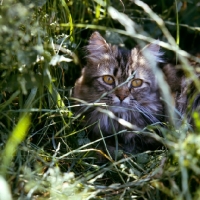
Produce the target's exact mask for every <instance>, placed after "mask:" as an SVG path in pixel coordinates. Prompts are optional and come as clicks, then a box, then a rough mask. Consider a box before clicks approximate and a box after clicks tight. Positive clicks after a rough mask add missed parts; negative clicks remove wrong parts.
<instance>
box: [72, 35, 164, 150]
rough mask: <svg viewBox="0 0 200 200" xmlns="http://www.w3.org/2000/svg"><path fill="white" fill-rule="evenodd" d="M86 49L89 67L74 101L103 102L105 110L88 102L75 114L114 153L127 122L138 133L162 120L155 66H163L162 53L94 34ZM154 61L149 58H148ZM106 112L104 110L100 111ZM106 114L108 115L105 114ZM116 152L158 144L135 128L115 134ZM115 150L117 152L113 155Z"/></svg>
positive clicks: (152, 46)
mask: <svg viewBox="0 0 200 200" xmlns="http://www.w3.org/2000/svg"><path fill="white" fill-rule="evenodd" d="M86 49H87V53H88V54H87V57H86V59H87V64H86V66H85V67H84V69H83V70H82V75H81V77H80V78H79V79H78V80H77V81H76V83H75V86H74V89H73V97H74V98H76V99H80V100H81V101H80V102H86V103H105V104H106V107H101V109H99V107H98V106H92V104H88V105H87V104H85V106H83V107H79V108H78V110H77V113H80V114H83V115H85V120H86V124H87V125H91V126H90V128H89V132H90V133H89V136H90V138H91V140H96V139H99V138H101V134H103V136H105V137H106V136H112V135H113V137H107V139H106V143H107V145H108V149H109V150H110V151H111V153H113V152H114V150H115V148H116V145H117V142H116V136H114V135H115V134H117V133H119V132H120V131H123V130H127V127H126V126H124V124H125V123H123V122H124V121H127V122H129V123H130V124H132V125H133V127H135V130H141V129H143V128H145V127H146V126H147V125H150V124H155V123H160V122H162V121H163V116H164V115H165V112H164V110H165V109H164V105H163V102H162V101H161V100H160V91H159V87H158V84H157V80H156V76H155V74H154V73H153V71H152V69H151V62H154V63H158V62H162V58H161V56H162V53H160V51H159V50H160V47H159V46H158V45H157V44H154V43H152V44H149V45H147V46H146V47H145V48H144V49H142V50H139V49H137V48H134V49H132V50H127V49H121V48H119V47H118V46H114V45H110V44H108V43H107V42H106V41H105V39H104V38H103V37H102V36H101V35H100V34H99V33H98V32H94V33H93V34H92V35H91V37H90V39H89V44H88V46H86ZM147 54H148V55H150V57H151V59H150V60H149V59H146V57H145V55H147ZM103 108H104V109H105V110H102V109H103ZM106 111H108V112H106ZM117 138H118V145H119V146H118V148H119V149H122V150H124V151H125V152H129V153H139V152H143V151H146V150H155V149H158V148H160V147H161V144H160V142H158V141H157V140H155V139H154V138H152V137H150V136H149V135H146V134H143V133H142V134H141V133H136V132H135V131H134V130H133V131H130V130H127V131H124V132H122V133H120V134H117ZM112 151H113V152H112Z"/></svg>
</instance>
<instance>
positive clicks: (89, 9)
mask: <svg viewBox="0 0 200 200" xmlns="http://www.w3.org/2000/svg"><path fill="white" fill-rule="evenodd" d="M1 4H2V5H0V6H1V8H0V27H1V29H0V55H1V56H0V75H1V80H0V87H1V92H0V113H1V115H0V137H1V142H0V155H1V156H0V160H1V162H0V188H5V189H3V190H2V191H1V192H0V199H1V200H10V199H70V200H71V199H148V200H154V199H158V200H159V199H180V200H182V199H187V200H190V199H199V195H200V188H199V182H200V179H199V174H200V163H199V155H200V150H199V149H200V146H199V144H200V136H199V130H200V123H199V113H194V115H193V119H194V121H195V128H194V129H192V128H191V127H190V126H189V125H188V123H187V122H186V119H184V118H183V121H182V122H181V123H180V124H178V125H177V123H176V116H174V113H173V112H172V108H171V104H168V111H169V113H171V115H170V117H171V123H166V126H165V128H164V127H163V128H162V129H161V132H162V134H163V135H164V138H163V139H162V141H163V143H164V144H165V145H166V147H167V149H163V150H159V151H155V152H144V153H142V154H138V155H131V156H126V157H124V158H123V159H120V160H118V161H113V160H112V158H110V157H109V155H106V156H107V158H108V160H109V161H108V162H107V163H105V164H101V165H100V164H99V165H98V164H97V163H96V158H95V153H96V152H99V153H101V154H102V155H104V154H103V153H102V152H101V151H99V150H98V149H95V148H94V147H91V145H90V142H91V141H89V140H88V138H87V130H86V129H87V127H83V126H81V121H83V120H84V119H81V118H78V119H77V118H75V116H74V115H73V106H72V105H71V100H70V90H71V87H72V86H73V84H74V82H75V80H76V78H78V76H79V75H80V71H81V67H83V66H84V60H82V57H83V51H82V50H81V49H82V47H83V46H84V45H85V44H87V39H88V38H89V35H90V34H91V33H92V32H93V31H94V30H98V31H101V32H102V33H105V35H106V36H107V38H108V40H110V41H114V42H116V43H117V44H119V45H122V46H127V47H129V48H131V47H133V46H135V45H136V44H139V45H144V44H145V43H149V42H152V41H154V38H159V39H160V42H159V44H160V46H161V47H162V48H163V50H164V51H165V52H166V57H175V58H176V57H177V59H178V62H179V63H181V66H182V67H183V69H184V71H185V72H186V74H187V77H188V80H193V81H194V83H195V85H196V90H197V91H199V90H200V88H199V80H198V79H197V78H196V76H194V74H195V70H194V68H193V67H191V66H190V64H189V63H188V59H189V58H192V59H193V60H195V62H196V63H199V58H198V56H195V55H196V54H197V53H199V47H198V46H197V45H196V44H198V42H199V30H200V19H199V15H198V13H199V6H198V5H199V4H198V1H194V2H192V3H191V2H189V1H188V2H186V1H184V2H183V5H182V6H181V2H178V1H167V2H166V1H160V2H153V1H151V2H149V3H148V4H145V3H144V2H142V1H139V0H133V1H128V0H124V1H118V0H114V1H104V0H102V1H93V0H85V1H80V0H78V1H64V0H61V1H56V0H49V1H45V0H43V1H36V0H35V1H14V0H8V1H2V3H1ZM174 12H175V14H174ZM165 22H166V23H165ZM177 27H180V30H179V29H177ZM177 30H179V31H177ZM109 34H110V36H112V37H109ZM188 38H189V39H188ZM188 40H189V41H188ZM177 41H179V42H177ZM178 44H179V45H178ZM191 54H192V55H191ZM154 70H155V71H156V73H159V83H160V85H163V88H162V90H163V98H164V99H165V100H166V102H170V95H169V89H168V87H167V85H166V84H165V81H164V79H163V75H162V73H161V71H158V69H154ZM188 109H189V108H188ZM148 130H152V131H153V127H148ZM144 131H147V129H145V130H144ZM149 134H151V133H149ZM155 137H156V136H155ZM118 153H119V154H120V153H121V152H120V151H119V152H118Z"/></svg>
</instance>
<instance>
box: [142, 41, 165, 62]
mask: <svg viewBox="0 0 200 200" xmlns="http://www.w3.org/2000/svg"><path fill="white" fill-rule="evenodd" d="M158 42H159V40H156V41H155V42H154V43H151V44H148V45H147V46H145V47H144V48H143V49H142V51H141V52H145V53H147V54H149V55H150V56H151V57H152V56H153V57H154V59H155V61H156V62H161V63H162V62H164V59H163V58H162V56H163V54H164V53H163V52H162V51H160V46H159V45H158V44H157V43H158Z"/></svg>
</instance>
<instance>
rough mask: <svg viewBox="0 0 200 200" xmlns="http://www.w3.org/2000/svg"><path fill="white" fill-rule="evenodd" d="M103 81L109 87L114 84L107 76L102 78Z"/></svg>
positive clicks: (111, 78) (110, 77)
mask: <svg viewBox="0 0 200 200" xmlns="http://www.w3.org/2000/svg"><path fill="white" fill-rule="evenodd" d="M103 81H104V82H105V83H107V84H109V85H112V84H113V83H114V78H113V77H112V76H109V75H105V76H103Z"/></svg>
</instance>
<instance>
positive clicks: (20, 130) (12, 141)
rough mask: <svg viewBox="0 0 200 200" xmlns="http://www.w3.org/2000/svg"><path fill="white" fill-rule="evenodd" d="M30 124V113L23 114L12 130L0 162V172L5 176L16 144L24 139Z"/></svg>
mask: <svg viewBox="0 0 200 200" xmlns="http://www.w3.org/2000/svg"><path fill="white" fill-rule="evenodd" d="M30 124H31V117H30V114H27V113H26V114H24V115H23V116H22V117H21V118H20V119H19V122H18V124H17V125H16V127H15V128H14V130H13V131H12V133H11V135H10V137H9V139H8V141H7V143H6V146H5V149H4V151H3V153H2V163H1V171H0V174H1V175H2V176H6V173H7V169H8V167H9V166H10V164H11V161H12V159H13V158H14V155H15V151H16V150H17V147H18V145H19V144H20V143H21V142H23V141H24V139H25V137H26V135H27V132H28V129H29V126H30Z"/></svg>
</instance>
